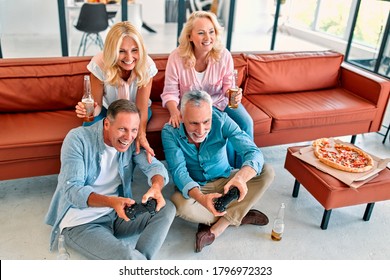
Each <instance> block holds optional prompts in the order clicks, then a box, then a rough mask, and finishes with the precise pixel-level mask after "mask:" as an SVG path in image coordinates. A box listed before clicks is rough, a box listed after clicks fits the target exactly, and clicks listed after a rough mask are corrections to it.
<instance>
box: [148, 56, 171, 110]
mask: <svg viewBox="0 0 390 280" xmlns="http://www.w3.org/2000/svg"><path fill="white" fill-rule="evenodd" d="M167 56H168V55H167V54H161V55H152V56H151V58H152V59H153V61H154V63H156V67H157V70H158V72H157V74H156V76H154V77H153V84H152V91H151V92H150V100H152V103H153V102H155V101H157V102H161V97H160V95H161V94H162V92H163V90H164V81H165V68H166V66H167V61H168V59H167Z"/></svg>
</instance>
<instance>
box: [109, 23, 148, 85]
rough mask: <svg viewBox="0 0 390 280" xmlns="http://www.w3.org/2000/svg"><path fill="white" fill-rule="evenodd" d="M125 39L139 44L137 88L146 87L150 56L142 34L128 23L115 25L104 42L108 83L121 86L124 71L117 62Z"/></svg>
mask: <svg viewBox="0 0 390 280" xmlns="http://www.w3.org/2000/svg"><path fill="white" fill-rule="evenodd" d="M124 37H130V38H131V39H133V40H134V41H135V43H136V44H137V47H138V53H139V58H138V61H137V63H136V65H135V67H134V69H133V71H134V73H135V75H136V77H137V78H138V82H137V86H138V87H142V86H145V85H146V84H147V83H148V82H149V76H148V69H147V56H148V54H147V52H146V49H145V46H144V40H143V38H142V35H141V33H140V32H139V31H138V30H137V28H136V27H135V26H134V25H132V24H131V23H130V22H128V21H122V22H118V23H116V24H115V25H113V26H112V28H111V29H110V31H109V32H108V34H107V37H106V40H105V42H104V48H103V62H104V71H105V73H106V82H107V83H109V84H110V85H114V86H115V85H119V80H120V79H121V71H122V70H121V68H120V67H119V66H118V64H117V61H118V57H119V49H120V47H121V44H122V41H123V38H124Z"/></svg>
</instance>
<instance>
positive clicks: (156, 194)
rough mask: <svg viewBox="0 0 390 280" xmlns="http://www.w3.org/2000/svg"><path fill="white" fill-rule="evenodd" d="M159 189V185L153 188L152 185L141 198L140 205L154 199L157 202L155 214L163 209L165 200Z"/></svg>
mask: <svg viewBox="0 0 390 280" xmlns="http://www.w3.org/2000/svg"><path fill="white" fill-rule="evenodd" d="M153 178H154V177H153ZM161 188H162V187H161V186H159V185H157V186H154V185H153V184H152V186H151V187H150V188H149V190H148V191H147V192H146V193H145V194H144V195H143V196H142V201H141V202H142V203H146V202H147V201H148V200H149V199H150V198H154V199H155V200H156V201H157V206H156V212H158V211H160V209H161V208H163V207H164V206H165V204H166V202H165V198H164V196H163V195H162V192H161Z"/></svg>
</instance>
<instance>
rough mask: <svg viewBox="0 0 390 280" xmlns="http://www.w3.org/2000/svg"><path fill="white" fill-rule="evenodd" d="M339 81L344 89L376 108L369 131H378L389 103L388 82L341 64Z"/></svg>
mask: <svg viewBox="0 0 390 280" xmlns="http://www.w3.org/2000/svg"><path fill="white" fill-rule="evenodd" d="M340 81H341V86H342V87H343V88H344V89H346V90H348V91H350V92H351V93H353V94H355V95H357V96H360V97H361V98H363V99H366V100H368V101H370V102H371V103H372V104H374V105H375V106H376V107H377V109H378V111H377V115H376V117H375V119H374V121H373V122H372V124H371V127H370V131H379V130H380V128H381V125H382V121H383V116H384V114H385V111H386V108H387V103H388V101H389V94H390V80H388V79H385V78H382V77H381V76H379V75H376V74H374V73H371V72H368V71H365V70H362V69H360V68H358V67H356V66H354V65H352V64H348V63H346V62H343V63H342V65H341V76H340Z"/></svg>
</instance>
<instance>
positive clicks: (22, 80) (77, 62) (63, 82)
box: [0, 57, 91, 113]
mask: <svg viewBox="0 0 390 280" xmlns="http://www.w3.org/2000/svg"><path fill="white" fill-rule="evenodd" d="M90 60H91V57H55V58H54V57H53V58H10V59H0V100H1V102H0V112H3V113H4V112H29V111H30V112H31V111H52V110H68V109H74V106H75V105H76V104H77V102H78V101H79V100H80V99H81V97H82V95H83V76H84V75H88V74H89V71H88V69H87V68H86V66H87V64H88V62H89V61H90Z"/></svg>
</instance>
